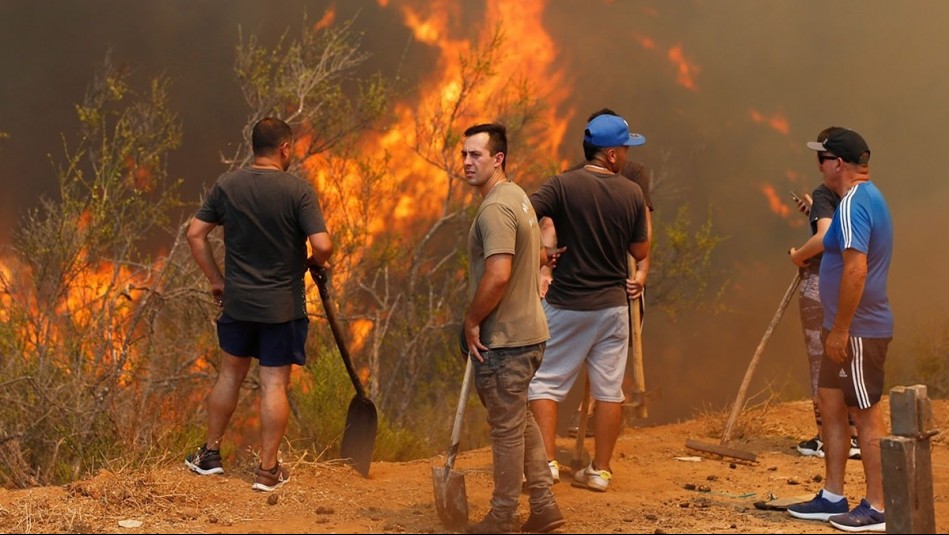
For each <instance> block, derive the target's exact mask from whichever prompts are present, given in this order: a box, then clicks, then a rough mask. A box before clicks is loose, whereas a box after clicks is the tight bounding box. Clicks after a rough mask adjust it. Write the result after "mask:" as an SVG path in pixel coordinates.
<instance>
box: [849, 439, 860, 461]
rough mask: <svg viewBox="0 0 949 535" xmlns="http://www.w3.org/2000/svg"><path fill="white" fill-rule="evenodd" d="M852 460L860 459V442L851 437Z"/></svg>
mask: <svg viewBox="0 0 949 535" xmlns="http://www.w3.org/2000/svg"><path fill="white" fill-rule="evenodd" d="M849 457H850V458H851V459H859V458H860V442H859V441H858V440H857V437H850V455H849Z"/></svg>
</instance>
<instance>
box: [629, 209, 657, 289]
mask: <svg viewBox="0 0 949 535" xmlns="http://www.w3.org/2000/svg"><path fill="white" fill-rule="evenodd" d="M646 236H647V238H646V240H647V242H648V243H650V244H651V243H652V211H651V210H649V209H647V210H646ZM634 258H635V257H634ZM648 277H649V252H648V251H647V252H646V256H645V257H643V259H642V260H636V273H635V275H634V276H633V278H632V280H631V283H632V285H634V286H637V285H638V286H639V288H640V290H639V292H638V293H637V294H636V295H630V298H631V299H636V298H637V297H639V293H642V288H645V287H646V279H647V278H648Z"/></svg>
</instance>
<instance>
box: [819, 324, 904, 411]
mask: <svg viewBox="0 0 949 535" xmlns="http://www.w3.org/2000/svg"><path fill="white" fill-rule="evenodd" d="M828 334H830V331H828V330H827V329H821V336H820V340H821V344H824V343H826V342H827V335H828ZM891 340H892V338H861V337H859V336H851V337H850V340H849V342H850V343H848V344H847V360H846V361H845V362H844V363H843V364H837V363H836V362H834V361H832V360H830V359H829V358H827V354H826V353H825V354H824V357H823V358H822V359H821V363H820V378H819V379H818V380H817V386H819V387H821V388H833V389H835V390H842V391H843V393H844V401H845V402H846V404H847V406H848V407H858V408H861V409H869V408H870V407H872V406H873V405H874V404H876V403H877V402H879V401H880V397H881V396H883V368H884V365H885V364H886V350H887V347H889V345H890V341H891Z"/></svg>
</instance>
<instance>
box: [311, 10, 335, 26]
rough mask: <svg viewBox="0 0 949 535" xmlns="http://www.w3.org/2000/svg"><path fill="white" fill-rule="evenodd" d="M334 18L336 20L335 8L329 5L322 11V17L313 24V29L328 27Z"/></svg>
mask: <svg viewBox="0 0 949 535" xmlns="http://www.w3.org/2000/svg"><path fill="white" fill-rule="evenodd" d="M335 20H336V8H335V7H330V8H329V9H327V10H326V11H324V12H323V17H322V18H321V19H320V20H318V21H316V23H315V24H313V29H314V30H322V29H323V28H328V27H330V26H331V25H332V24H333V22H334V21H335Z"/></svg>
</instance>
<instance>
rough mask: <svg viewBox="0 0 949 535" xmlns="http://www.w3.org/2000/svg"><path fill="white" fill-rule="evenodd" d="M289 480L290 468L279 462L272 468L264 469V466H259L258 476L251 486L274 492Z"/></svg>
mask: <svg viewBox="0 0 949 535" xmlns="http://www.w3.org/2000/svg"><path fill="white" fill-rule="evenodd" d="M287 481H290V469H289V468H287V467H286V466H281V465H280V463H277V466H274V467H273V468H272V469H271V470H264V469H263V467H261V466H258V467H257V477H256V478H255V479H254V484H253V485H251V487H250V488H252V489H254V490H262V491H264V492H273V491H275V490H277V489H279V488H280V487H282V486H283V485H284V484H285V483H286V482H287Z"/></svg>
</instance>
